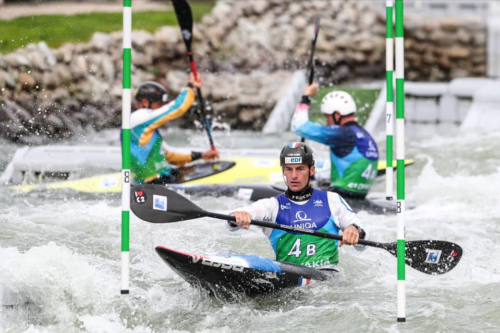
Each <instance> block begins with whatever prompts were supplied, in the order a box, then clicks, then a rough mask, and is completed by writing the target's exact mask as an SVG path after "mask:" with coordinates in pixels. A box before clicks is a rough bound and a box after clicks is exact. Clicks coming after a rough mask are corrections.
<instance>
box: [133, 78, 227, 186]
mask: <svg viewBox="0 0 500 333" xmlns="http://www.w3.org/2000/svg"><path fill="white" fill-rule="evenodd" d="M202 83H203V80H202V79H201V77H200V75H199V74H198V77H195V76H194V75H193V73H191V74H190V76H189V83H188V85H187V86H186V87H185V88H184V89H182V90H181V92H180V94H179V96H177V98H176V99H175V100H173V101H172V102H170V103H167V91H166V90H165V88H164V87H163V86H162V85H161V84H159V83H156V82H153V81H147V82H144V83H143V84H141V85H140V86H139V88H138V89H137V92H136V94H135V100H136V104H135V111H134V112H132V116H131V147H130V150H131V167H132V175H133V177H134V181H135V182H136V183H159V184H164V183H174V182H177V181H178V180H179V176H182V175H177V174H176V172H175V171H176V169H175V168H173V167H172V165H176V166H181V167H182V166H184V164H186V163H189V162H192V161H195V160H197V159H203V160H205V161H211V160H214V159H217V158H219V152H218V151H217V150H208V151H205V152H195V151H193V152H191V154H182V153H178V152H175V151H174V150H172V149H171V148H170V147H168V146H167V145H166V143H165V141H164V140H163V138H162V137H161V135H160V133H159V132H158V129H159V128H160V127H161V126H163V125H165V124H166V123H168V122H169V121H172V120H174V119H176V118H179V117H181V116H183V115H184V114H185V113H186V111H188V110H189V108H190V107H191V105H192V104H193V102H194V100H195V92H194V89H193V88H200V87H201V85H202Z"/></svg>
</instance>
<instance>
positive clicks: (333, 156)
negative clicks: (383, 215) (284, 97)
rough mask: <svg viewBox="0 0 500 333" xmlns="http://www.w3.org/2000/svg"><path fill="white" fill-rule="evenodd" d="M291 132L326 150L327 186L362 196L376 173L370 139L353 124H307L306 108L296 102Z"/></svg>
mask: <svg viewBox="0 0 500 333" xmlns="http://www.w3.org/2000/svg"><path fill="white" fill-rule="evenodd" d="M292 130H293V131H294V132H295V133H297V135H300V136H302V137H303V138H305V139H308V140H313V141H316V142H319V143H322V144H324V145H326V146H328V147H329V149H330V160H331V172H330V182H331V186H332V187H333V188H334V189H336V190H339V191H340V193H344V194H352V195H353V196H356V197H364V196H366V194H367V193H368V191H369V190H370V188H371V187H372V185H373V183H374V181H375V178H376V177H377V172H378V170H377V169H378V160H379V153H378V147H377V144H376V142H375V140H374V139H373V138H372V136H371V135H370V134H369V133H368V132H367V131H366V130H365V129H364V128H362V127H361V126H360V125H359V124H358V123H356V122H350V123H348V124H345V125H330V126H325V125H320V124H316V123H313V122H311V121H309V105H308V104H305V103H300V104H299V105H298V106H297V109H296V111H295V114H294V116H293V119H292Z"/></svg>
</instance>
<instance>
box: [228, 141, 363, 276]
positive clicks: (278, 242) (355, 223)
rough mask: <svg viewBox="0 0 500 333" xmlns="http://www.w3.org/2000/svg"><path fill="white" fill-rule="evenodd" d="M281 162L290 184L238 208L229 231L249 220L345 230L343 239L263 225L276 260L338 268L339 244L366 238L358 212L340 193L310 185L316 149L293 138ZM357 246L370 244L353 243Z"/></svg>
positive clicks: (308, 227)
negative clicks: (281, 191) (270, 196)
mask: <svg viewBox="0 0 500 333" xmlns="http://www.w3.org/2000/svg"><path fill="white" fill-rule="evenodd" d="M280 165H281V168H282V170H283V176H284V178H285V181H286V184H287V186H288V189H287V191H286V192H285V193H283V194H280V195H278V196H276V197H273V198H269V199H262V200H259V201H257V202H255V203H253V204H252V205H251V206H248V207H244V208H239V209H237V210H235V211H234V216H235V217H236V222H228V225H229V228H230V229H231V231H235V230H237V229H239V228H244V229H248V228H249V227H250V220H251V219H255V220H261V221H266V222H274V223H277V224H284V225H289V226H293V227H297V228H302V229H309V230H314V231H321V232H328V233H332V234H339V233H340V231H342V232H343V234H342V241H341V242H340V244H338V241H336V240H331V239H326V238H320V237H316V236H312V235H304V234H296V233H293V232H287V231H283V230H276V229H269V228H264V229H263V231H264V233H265V234H266V236H267V237H268V238H269V241H270V242H271V245H272V247H273V249H274V252H275V254H276V260H278V261H283V262H290V263H295V264H300V265H304V266H308V267H313V268H319V269H330V270H337V268H336V265H337V263H338V262H339V253H338V246H342V244H347V245H355V244H357V243H358V240H359V239H360V238H361V239H368V238H367V233H366V231H365V230H364V229H363V227H362V225H361V223H360V221H359V220H358V218H357V217H356V214H355V213H354V211H353V210H352V209H351V207H350V206H349V205H348V204H347V202H346V201H345V200H344V199H343V198H342V197H341V196H340V195H339V194H337V193H333V192H325V191H321V190H317V189H313V188H312V187H311V177H312V176H313V175H314V171H315V166H314V158H313V151H312V149H311V148H310V147H309V146H307V145H306V144H304V143H301V142H293V143H291V144H289V145H287V146H285V147H284V148H283V150H282V151H281V154H280ZM355 248H356V249H357V250H365V249H366V246H363V245H355Z"/></svg>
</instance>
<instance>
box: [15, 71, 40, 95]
mask: <svg viewBox="0 0 500 333" xmlns="http://www.w3.org/2000/svg"><path fill="white" fill-rule="evenodd" d="M18 81H19V84H20V86H21V89H23V90H26V91H30V90H33V89H34V88H35V86H36V81H35V78H34V77H33V75H31V74H28V73H22V74H21V75H19V78H18Z"/></svg>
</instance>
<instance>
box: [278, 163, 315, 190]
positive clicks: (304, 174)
mask: <svg viewBox="0 0 500 333" xmlns="http://www.w3.org/2000/svg"><path fill="white" fill-rule="evenodd" d="M315 170H316V168H315V166H314V165H313V166H312V167H311V169H309V166H308V165H307V164H287V165H285V166H284V167H283V175H284V176H285V178H286V182H287V184H288V188H289V189H290V190H291V191H293V192H299V191H302V190H303V189H304V188H305V187H306V186H307V185H308V183H309V177H312V175H314V171H315Z"/></svg>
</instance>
